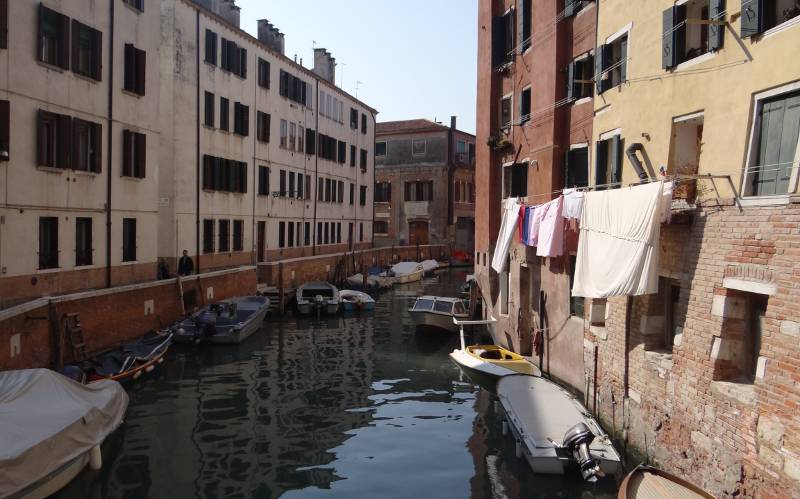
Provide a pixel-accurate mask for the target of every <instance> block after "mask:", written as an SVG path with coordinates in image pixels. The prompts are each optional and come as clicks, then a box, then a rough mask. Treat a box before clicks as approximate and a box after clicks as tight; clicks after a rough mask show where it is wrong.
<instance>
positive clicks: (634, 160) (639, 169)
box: [625, 142, 650, 181]
mask: <svg viewBox="0 0 800 499" xmlns="http://www.w3.org/2000/svg"><path fill="white" fill-rule="evenodd" d="M636 151H639V152H641V153H642V154H644V146H643V145H642V144H641V142H634V143H633V144H631V145H629V146H628V149H626V150H625V155H626V156H627V157H628V160H629V161H630V162H631V164H632V165H633V169H634V170H636V174H637V175H639V180H642V181H644V180H647V179H648V178H650V176H649V175H648V174H647V173H646V172H645V171H644V167H643V166H642V162H641V161H639V158H638V157H637V156H636Z"/></svg>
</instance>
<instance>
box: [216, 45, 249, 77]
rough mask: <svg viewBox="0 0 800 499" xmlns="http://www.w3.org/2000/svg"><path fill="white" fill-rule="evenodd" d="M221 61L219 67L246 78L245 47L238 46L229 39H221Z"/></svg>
mask: <svg viewBox="0 0 800 499" xmlns="http://www.w3.org/2000/svg"><path fill="white" fill-rule="evenodd" d="M220 51H221V52H222V61H221V62H220V65H219V66H220V67H221V68H222V69H223V70H225V71H230V72H231V73H233V74H235V75H236V76H239V77H240V78H247V49H245V48H243V47H240V46H239V45H237V44H236V42H233V41H231V40H226V39H225V38H223V39H222V46H221V49H220Z"/></svg>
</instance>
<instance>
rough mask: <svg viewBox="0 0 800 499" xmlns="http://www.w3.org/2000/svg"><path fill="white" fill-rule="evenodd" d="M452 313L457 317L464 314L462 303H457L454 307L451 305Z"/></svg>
mask: <svg viewBox="0 0 800 499" xmlns="http://www.w3.org/2000/svg"><path fill="white" fill-rule="evenodd" d="M453 313H454V314H457V315H462V314H466V313H467V312H466V310H464V302H463V301H457V302H456V304H455V305H453Z"/></svg>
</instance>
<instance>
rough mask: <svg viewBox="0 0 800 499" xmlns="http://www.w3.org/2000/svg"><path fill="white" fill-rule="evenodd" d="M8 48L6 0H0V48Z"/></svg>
mask: <svg viewBox="0 0 800 499" xmlns="http://www.w3.org/2000/svg"><path fill="white" fill-rule="evenodd" d="M7 48H8V0H0V49H7Z"/></svg>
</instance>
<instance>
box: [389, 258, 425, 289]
mask: <svg viewBox="0 0 800 499" xmlns="http://www.w3.org/2000/svg"><path fill="white" fill-rule="evenodd" d="M390 271H391V275H392V276H394V278H395V282H396V283H397V284H407V283H409V282H417V281H419V280H420V279H422V275H423V274H424V273H425V270H423V268H422V264H420V263H417V262H400V263H396V264H394V265H392V267H391V269H390Z"/></svg>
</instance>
